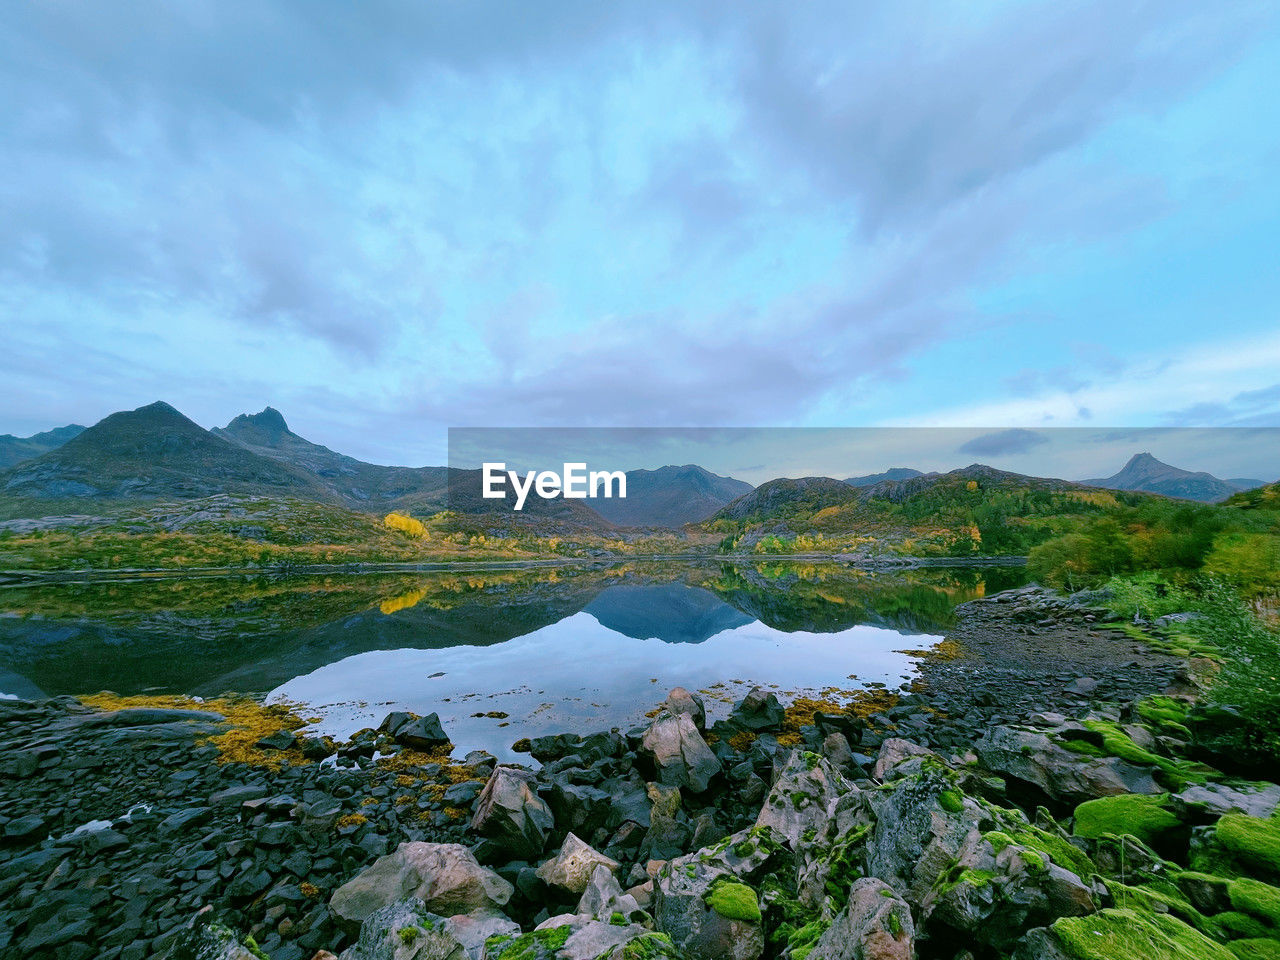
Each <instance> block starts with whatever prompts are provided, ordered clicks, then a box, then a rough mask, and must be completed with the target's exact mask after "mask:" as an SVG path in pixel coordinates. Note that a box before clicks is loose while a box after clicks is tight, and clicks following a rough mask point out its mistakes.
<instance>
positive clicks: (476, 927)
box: [444, 910, 520, 960]
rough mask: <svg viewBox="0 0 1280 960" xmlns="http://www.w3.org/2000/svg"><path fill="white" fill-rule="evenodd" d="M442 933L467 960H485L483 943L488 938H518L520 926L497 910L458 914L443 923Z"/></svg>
mask: <svg viewBox="0 0 1280 960" xmlns="http://www.w3.org/2000/svg"><path fill="white" fill-rule="evenodd" d="M444 931H445V933H447V934H449V935H450V936H451V937H453V938H454V939H455V940H457V941H458V942H459V943H460V944H462V947H463V949H464V950H466V951H467V957H468V958H469V960H485V946H484V944H485V941H486V940H488V939H489V938H490V937H502V936H508V937H518V936H520V924H518V923H516V922H515V921H514V920H512V919H510V918H509V917H507V915H506V914H503V913H499V912H498V911H497V910H476V911H474V912H472V913H460V914H457V915H455V916H452V917H450V918H449V919H447V920H446V921H445V922H444Z"/></svg>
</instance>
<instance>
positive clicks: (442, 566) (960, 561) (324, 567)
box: [0, 553, 1027, 589]
mask: <svg viewBox="0 0 1280 960" xmlns="http://www.w3.org/2000/svg"><path fill="white" fill-rule="evenodd" d="M788 561H794V562H806V563H834V564H840V565H842V566H847V567H853V568H856V569H866V570H914V569H923V568H935V567H936V568H946V567H957V568H974V567H1021V566H1026V562H1027V558H1026V557H1025V556H990V557H878V558H865V557H852V556H850V555H848V554H826V553H787V554H749V553H742V554H687V553H676V554H644V555H636V556H625V555H618V556H611V557H563V558H551V557H547V558H539V559H523V560H429V561H420V562H408V561H405V562H394V563H343V564H300V565H292V564H281V565H277V566H264V567H257V566H253V567H186V568H183V567H146V568H126V569H106V568H104V569H90V570H0V589H3V588H6V587H30V586H39V585H41V584H53V583H111V582H125V581H146V580H176V579H191V580H199V579H219V578H228V577H272V578H283V577H295V576H297V577H305V576H333V575H342V576H364V575H369V574H378V573H442V572H453V571H458V572H470V571H483V570H536V569H540V568H555V567H564V566H575V567H587V568H590V567H600V568H605V567H611V566H617V565H619V564H624V563H636V562H646V563H657V562H666V563H670V562H678V563H691V564H696V563H768V562H788Z"/></svg>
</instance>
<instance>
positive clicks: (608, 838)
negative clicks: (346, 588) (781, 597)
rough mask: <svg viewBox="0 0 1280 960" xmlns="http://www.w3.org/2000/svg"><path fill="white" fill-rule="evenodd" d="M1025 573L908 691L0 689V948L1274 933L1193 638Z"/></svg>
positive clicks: (382, 955)
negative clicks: (319, 714) (629, 714)
mask: <svg viewBox="0 0 1280 960" xmlns="http://www.w3.org/2000/svg"><path fill="white" fill-rule="evenodd" d="M1105 619H1106V615H1105V614H1104V613H1103V612H1101V611H1100V610H1097V609H1095V608H1093V607H1092V606H1090V604H1089V598H1088V597H1087V596H1076V597H1073V598H1066V597H1060V596H1057V595H1055V594H1053V593H1051V592H1049V591H1043V590H1039V589H1035V588H1028V589H1024V590H1020V591H1011V592H1009V593H1007V594H1001V595H998V596H996V597H992V598H988V599H986V600H983V601H979V602H976V603H973V604H970V605H967V606H966V608H964V609H962V610H961V611H960V618H959V623H958V626H957V628H956V630H955V631H954V632H953V634H952V636H951V638H950V639H949V641H948V642H949V643H951V644H954V645H955V646H954V648H953V649H949V650H948V651H945V655H937V656H934V657H932V658H930V659H929V660H927V661H926V663H925V664H924V667H923V675H922V680H921V681H920V682H919V683H918V684H916V685H915V687H914V688H913V689H912V690H910V691H901V692H893V693H890V692H887V691H881V692H878V693H872V694H870V695H868V696H867V697H864V698H861V699H858V700H854V701H852V702H848V703H830V704H825V703H822V702H818V701H804V702H797V703H795V704H791V705H787V706H785V707H784V705H783V704H782V703H780V702H779V701H778V700H777V698H776V697H775V696H774V695H773V694H772V693H769V692H766V691H765V690H761V689H757V690H753V691H752V692H751V693H750V694H748V695H747V696H746V697H745V698H744V699H743V700H742V701H740V702H739V703H738V704H737V705H736V706H735V707H734V709H733V711H732V713H731V714H730V716H729V717H728V718H727V719H724V720H720V721H717V722H715V723H711V724H708V722H707V717H706V711H705V709H704V705H703V703H702V700H701V698H700V696H699V695H698V694H696V693H691V692H688V691H685V690H681V689H676V690H673V691H671V693H670V694H669V695H668V697H667V698H666V700H665V701H664V702H663V703H662V704H661V706H660V707H659V708H658V709H657V710H656V711H655V712H654V714H653V716H652V717H651V718H650V719H649V720H648V722H646V723H645V724H642V725H640V726H638V727H636V728H635V729H632V730H626V731H622V730H614V731H608V732H600V733H595V734H592V735H588V736H579V735H573V734H564V735H560V736H554V737H543V738H539V739H537V740H534V741H532V742H528V741H526V742H524V743H523V744H521V746H522V747H523V748H525V749H526V750H527V751H528V753H529V754H530V757H531V761H530V763H529V764H528V765H527V766H516V765H500V764H498V763H497V761H496V760H495V759H494V758H493V757H491V756H489V755H487V754H483V753H478V752H477V753H472V754H469V755H467V756H466V757H465V758H463V759H461V760H457V759H453V758H451V757H450V755H449V745H448V742H447V735H446V731H444V730H442V729H441V727H440V724H439V722H438V720H437V719H436V718H435V717H434V715H433V716H428V717H415V716H412V715H409V714H391V715H389V716H388V717H387V718H386V720H384V721H383V723H382V724H381V725H380V727H379V729H377V730H366V731H362V732H361V733H359V734H357V735H356V736H355V737H353V738H352V739H351V740H350V741H349V742H347V743H343V744H334V743H332V742H330V741H328V740H326V739H323V738H317V737H312V736H306V735H299V733H297V732H296V731H297V730H299V729H300V727H301V725H302V722H303V719H304V718H300V717H297V716H296V715H293V714H289V713H287V712H286V711H272V710H264V709H261V708H257V709H256V710H255V709H251V708H249V707H247V706H244V705H240V704H236V703H226V704H224V703H220V702H210V703H207V704H206V703H196V702H192V703H189V704H186V705H185V706H178V705H173V704H168V705H166V704H158V703H140V702H136V701H121V702H114V701H111V700H109V699H106V698H86V701H84V702H82V701H77V700H72V699H69V698H62V699H57V700H51V701H45V702H39V703H31V702H23V701H12V700H9V701H0V960H18V958H43V957H52V958H59V960H86V958H102V960H144V958H151V957H166V958H171V960H187V958H190V960H215V958H218V960H247V958H250V957H262V956H268V957H270V958H272V960H309V958H319V960H328V958H331V957H333V956H338V957H340V958H341V960H428V958H441V960H464V958H465V960H550V958H552V957H556V958H561V960H570V958H573V960H597V958H605V957H607V958H610V960H641V958H661V957H670V958H688V960H713V958H721V957H728V958H737V960H755V958H759V957H767V958H775V957H781V958H790V960H806V958H808V960H836V958H839V960H856V958H867V960H909V958H912V957H917V958H920V960H931V958H938V960H966V958H968V960H984V958H1017V960H1128V958H1146V957H1150V958H1156V960H1163V958H1169V960H1193V958H1195V960H1200V958H1203V960H1249V958H1254V957H1257V958H1261V960H1267V958H1271V957H1280V886H1277V885H1280V817H1278V816H1277V815H1276V808H1277V805H1278V804H1280V787H1278V786H1276V785H1275V784H1272V783H1261V782H1243V781H1239V780H1233V779H1231V778H1230V777H1228V776H1227V775H1225V774H1224V773H1221V772H1220V771H1219V770H1216V769H1214V768H1213V767H1209V766H1206V765H1204V764H1203V763H1202V762H1200V760H1201V758H1199V757H1195V758H1193V754H1194V749H1193V748H1194V744H1193V740H1194V737H1193V733H1192V730H1191V729H1189V724H1191V719H1190V717H1189V712H1190V710H1191V707H1192V704H1193V703H1194V700H1195V696H1196V692H1197V691H1196V686H1195V683H1194V679H1193V676H1192V674H1193V672H1194V671H1191V670H1189V669H1188V665H1187V664H1186V663H1185V662H1184V661H1180V660H1178V659H1176V658H1174V657H1172V656H1170V655H1168V654H1164V653H1160V652H1158V651H1156V650H1153V649H1147V648H1144V647H1141V646H1140V645H1135V641H1133V640H1131V639H1130V638H1128V637H1126V636H1124V635H1123V634H1120V633H1117V632H1114V631H1110V630H1107V629H1105V623H1104V621H1105Z"/></svg>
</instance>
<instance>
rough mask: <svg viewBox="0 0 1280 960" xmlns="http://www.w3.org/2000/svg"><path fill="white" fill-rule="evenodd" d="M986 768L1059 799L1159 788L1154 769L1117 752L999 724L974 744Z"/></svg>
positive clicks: (1076, 800)
mask: <svg viewBox="0 0 1280 960" xmlns="http://www.w3.org/2000/svg"><path fill="white" fill-rule="evenodd" d="M974 750H975V752H976V753H977V755H978V759H979V761H981V763H982V764H983V766H985V767H986V768H987V769H988V770H992V771H994V772H996V773H1001V774H1004V775H1005V776H1008V777H1012V778H1014V779H1017V780H1021V781H1022V782H1023V783H1029V784H1031V785H1032V786H1035V787H1038V788H1039V789H1040V790H1041V791H1043V792H1044V793H1045V794H1047V795H1048V796H1050V797H1052V798H1054V799H1055V800H1059V801H1061V802H1063V803H1070V804H1077V803H1083V802H1084V801H1085V800H1092V799H1094V798H1095V797H1111V796H1116V795H1118V794H1121V793H1160V792H1161V789H1160V785H1159V784H1157V783H1156V782H1155V780H1154V779H1153V778H1152V771H1151V770H1150V769H1147V768H1144V767H1138V766H1134V765H1133V764H1131V763H1127V762H1126V761H1124V760H1121V759H1120V758H1119V757H1089V756H1085V755H1082V754H1078V753H1074V752H1072V751H1070V750H1068V749H1066V748H1065V747H1063V746H1062V745H1061V744H1059V743H1057V742H1055V741H1054V740H1053V739H1051V738H1050V737H1049V736H1047V735H1046V734H1044V733H1042V732H1040V731H1038V730H1029V729H1025V728H1022V727H1008V726H1001V727H995V728H994V729H992V730H989V731H988V732H987V733H986V734H985V735H984V736H983V737H982V739H980V740H979V741H978V743H977V744H976V745H975V747H974Z"/></svg>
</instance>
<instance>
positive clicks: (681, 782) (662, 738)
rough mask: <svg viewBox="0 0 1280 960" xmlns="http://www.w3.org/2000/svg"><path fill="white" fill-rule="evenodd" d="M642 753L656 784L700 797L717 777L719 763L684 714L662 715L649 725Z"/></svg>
mask: <svg viewBox="0 0 1280 960" xmlns="http://www.w3.org/2000/svg"><path fill="white" fill-rule="evenodd" d="M641 751H642V752H643V753H644V755H645V756H646V757H648V758H649V759H650V760H651V761H652V762H653V765H654V768H655V769H656V771H657V777H658V782H659V783H664V784H667V785H668V786H675V787H682V788H685V787H687V788H688V789H689V790H692V791H693V792H694V793H702V792H704V791H705V790H706V789H707V787H708V786H709V785H710V783H711V780H712V778H713V777H715V776H716V775H717V774H719V773H720V761H719V760H718V759H717V758H716V755H715V754H714V753H712V752H711V748H710V747H708V746H707V742H706V741H705V740H703V739H702V735H701V734H700V733H698V728H697V727H696V726H694V723H693V719H692V718H691V717H690V716H688V715H687V714H683V713H677V714H670V713H663V714H660V715H659V716H658V717H657V718H656V719H655V720H654V721H653V723H651V724H650V725H649V728H648V729H647V730H646V731H645V733H644V738H643V740H642V741H641Z"/></svg>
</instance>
